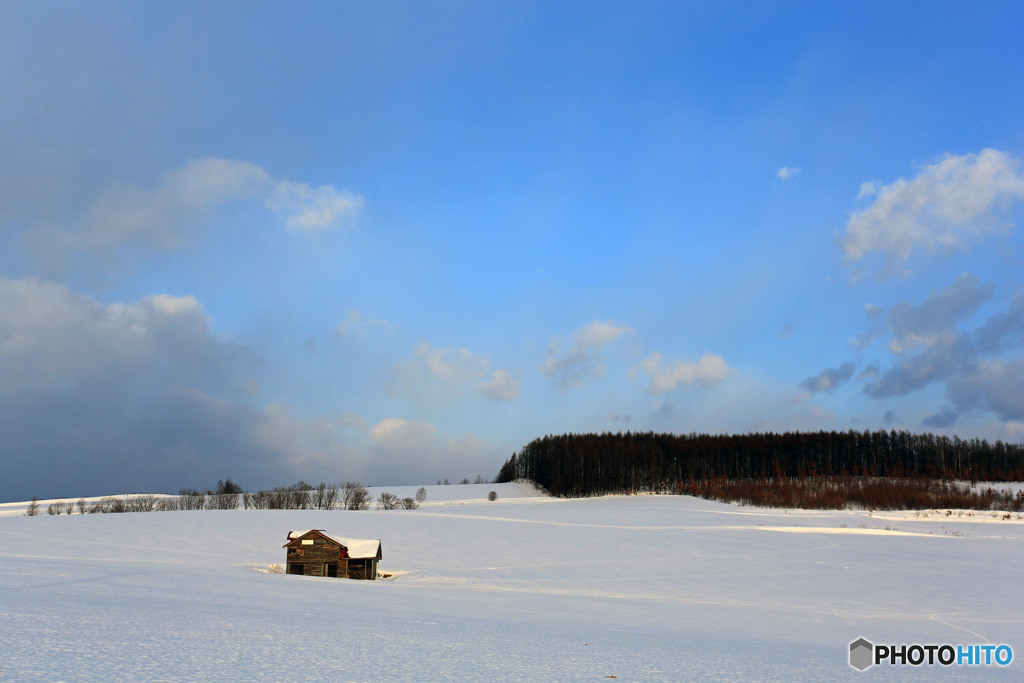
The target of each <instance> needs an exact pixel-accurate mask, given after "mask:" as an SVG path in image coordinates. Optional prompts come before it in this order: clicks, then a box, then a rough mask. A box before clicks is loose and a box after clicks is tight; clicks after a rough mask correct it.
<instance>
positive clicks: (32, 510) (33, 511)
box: [25, 496, 39, 517]
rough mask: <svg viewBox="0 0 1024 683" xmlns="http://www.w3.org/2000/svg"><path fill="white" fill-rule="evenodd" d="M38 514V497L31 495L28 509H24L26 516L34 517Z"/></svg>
mask: <svg viewBox="0 0 1024 683" xmlns="http://www.w3.org/2000/svg"><path fill="white" fill-rule="evenodd" d="M38 514H39V498H37V497H36V496H32V502H31V503H29V504H28V509H27V510H25V516H26V517H35V516H36V515H38Z"/></svg>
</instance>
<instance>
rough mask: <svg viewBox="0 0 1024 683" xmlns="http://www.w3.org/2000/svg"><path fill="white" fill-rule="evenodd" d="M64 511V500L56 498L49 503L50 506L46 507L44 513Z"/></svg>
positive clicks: (61, 512) (55, 513)
mask: <svg viewBox="0 0 1024 683" xmlns="http://www.w3.org/2000/svg"><path fill="white" fill-rule="evenodd" d="M63 513H64V501H63V500H56V501H54V502H52V503H50V507H48V508H46V514H48V515H60V514H63Z"/></svg>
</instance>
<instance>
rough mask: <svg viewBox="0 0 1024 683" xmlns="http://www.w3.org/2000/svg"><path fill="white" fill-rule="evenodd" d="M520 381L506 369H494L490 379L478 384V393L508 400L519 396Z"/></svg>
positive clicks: (495, 398)
mask: <svg viewBox="0 0 1024 683" xmlns="http://www.w3.org/2000/svg"><path fill="white" fill-rule="evenodd" d="M521 385H522V382H521V381H520V380H518V379H516V378H514V377H512V375H511V373H509V371H508V370H495V371H494V374H493V375H492V376H491V379H489V380H487V381H486V382H482V383H481V384H480V385H478V388H479V389H480V393H481V394H483V395H484V396H486V397H487V398H491V399H494V400H496V401H510V400H512V399H514V398H518V397H519V391H520V389H521Z"/></svg>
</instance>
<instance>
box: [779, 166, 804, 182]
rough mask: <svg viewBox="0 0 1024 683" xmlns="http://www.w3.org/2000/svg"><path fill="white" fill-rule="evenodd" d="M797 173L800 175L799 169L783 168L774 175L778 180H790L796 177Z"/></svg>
mask: <svg viewBox="0 0 1024 683" xmlns="http://www.w3.org/2000/svg"><path fill="white" fill-rule="evenodd" d="M799 173H800V169H799V168H792V167H790V166H783V167H782V168H780V169H779V172H778V173H777V174H776V175H778V176H779V178H781V179H782V180H789V179H790V178H792V177H794V176H796V175H798V174H799Z"/></svg>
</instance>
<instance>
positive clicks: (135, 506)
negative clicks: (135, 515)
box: [124, 494, 156, 512]
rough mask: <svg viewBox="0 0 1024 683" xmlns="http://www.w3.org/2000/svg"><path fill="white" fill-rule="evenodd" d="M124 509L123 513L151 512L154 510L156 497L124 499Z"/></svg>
mask: <svg viewBox="0 0 1024 683" xmlns="http://www.w3.org/2000/svg"><path fill="white" fill-rule="evenodd" d="M124 507H125V509H124V511H125V512H152V511H153V510H154V509H155V508H156V496H154V495H152V494H145V495H138V496H131V497H129V498H125V499H124Z"/></svg>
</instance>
